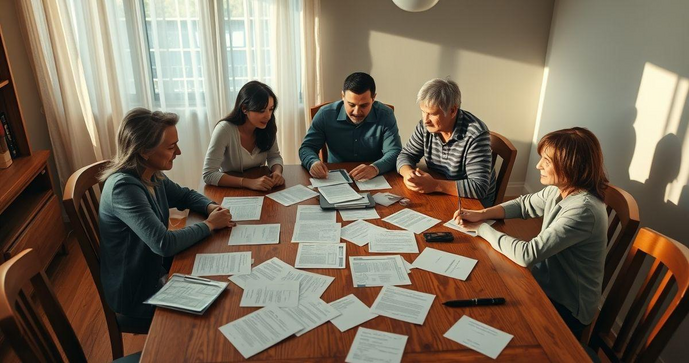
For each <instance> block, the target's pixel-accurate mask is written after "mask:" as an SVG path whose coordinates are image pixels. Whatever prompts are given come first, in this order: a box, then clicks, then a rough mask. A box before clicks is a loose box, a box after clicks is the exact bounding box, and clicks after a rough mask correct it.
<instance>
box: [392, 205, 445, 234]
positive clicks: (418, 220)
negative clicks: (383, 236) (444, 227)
mask: <svg viewBox="0 0 689 363" xmlns="http://www.w3.org/2000/svg"><path fill="white" fill-rule="evenodd" d="M383 220H384V221H385V222H388V223H390V224H393V225H395V226H397V227H400V228H403V229H406V230H409V231H412V232H414V233H416V234H419V233H421V232H423V231H425V230H427V229H429V228H431V227H433V226H434V225H436V224H437V223H438V222H440V219H435V218H433V217H429V216H427V215H425V214H421V213H419V212H417V211H415V210H412V209H408V208H405V209H402V210H401V211H399V212H397V213H395V214H392V215H389V216H387V217H385V218H383Z"/></svg>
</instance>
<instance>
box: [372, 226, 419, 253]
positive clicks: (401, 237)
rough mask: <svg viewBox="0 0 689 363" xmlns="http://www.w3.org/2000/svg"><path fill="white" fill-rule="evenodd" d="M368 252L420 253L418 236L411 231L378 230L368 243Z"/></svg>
mask: <svg viewBox="0 0 689 363" xmlns="http://www.w3.org/2000/svg"><path fill="white" fill-rule="evenodd" d="M368 252H371V253H380V252H397V253H419V247H418V245H417V244H416V236H414V233H413V232H411V231H391V230H384V231H378V232H376V233H375V234H374V235H373V239H372V240H371V243H370V244H369V245H368Z"/></svg>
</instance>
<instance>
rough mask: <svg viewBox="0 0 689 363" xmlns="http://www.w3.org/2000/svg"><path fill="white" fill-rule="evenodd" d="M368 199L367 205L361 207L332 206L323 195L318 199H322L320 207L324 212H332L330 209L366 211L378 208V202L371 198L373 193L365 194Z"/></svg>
mask: <svg viewBox="0 0 689 363" xmlns="http://www.w3.org/2000/svg"><path fill="white" fill-rule="evenodd" d="M365 194H366V198H368V203H367V204H360V205H338V204H332V203H330V202H328V201H327V200H326V199H325V198H324V197H323V196H322V195H321V196H319V197H318V199H320V206H321V209H323V210H330V209H335V210H340V209H365V208H374V207H375V206H376V201H375V200H374V199H373V196H371V193H365Z"/></svg>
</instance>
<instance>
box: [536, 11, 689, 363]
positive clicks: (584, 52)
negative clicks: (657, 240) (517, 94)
mask: <svg viewBox="0 0 689 363" xmlns="http://www.w3.org/2000/svg"><path fill="white" fill-rule="evenodd" d="M688 19H689V1H686V0H662V1H644V0H628V1H624V2H622V1H600V0H560V1H558V2H556V6H555V10H554V13H553V23H552V29H551V39H550V43H551V45H550V47H549V49H548V60H547V67H548V79H547V83H546V86H545V93H544V96H543V108H542V117H541V120H540V125H538V126H537V128H536V130H535V135H534V136H535V137H536V139H540V137H542V136H543V135H544V134H546V133H547V132H550V131H553V130H557V129H561V128H567V127H572V126H575V125H578V126H584V127H587V128H589V129H591V130H592V131H593V132H594V133H595V134H596V135H597V136H598V137H599V139H600V142H601V144H602V147H603V152H604V155H605V162H606V166H607V169H608V172H609V176H610V179H611V181H612V183H613V184H615V185H617V186H620V187H622V188H623V189H625V190H627V191H629V192H630V193H631V194H632V195H633V196H634V197H635V198H636V200H637V202H638V204H639V208H640V213H641V223H642V225H643V226H649V227H651V228H653V229H656V230H658V231H660V232H661V233H664V234H666V235H668V236H670V237H672V238H675V239H677V240H679V241H680V242H682V243H684V244H686V245H689V187H687V181H688V180H689V134H688V126H689V102H687V94H688V91H689V80H688V78H689V20H688ZM536 162H537V155H536V154H535V151H534V150H532V154H531V158H530V160H529V166H528V167H529V172H528V175H527V187H528V188H530V189H531V190H538V189H540V185H539V182H538V172H537V171H536V170H535V169H534V168H535V165H536ZM688 334H689V320H687V321H685V322H684V323H683V325H682V326H681V327H680V329H679V331H678V332H677V333H676V334H675V336H674V338H673V340H672V341H671V342H670V344H669V346H668V347H667V348H666V350H665V351H664V352H663V355H662V357H663V359H664V361H665V362H677V361H683V360H685V359H686V355H687V353H689V348H688V347H687V345H686V337H687V336H688Z"/></svg>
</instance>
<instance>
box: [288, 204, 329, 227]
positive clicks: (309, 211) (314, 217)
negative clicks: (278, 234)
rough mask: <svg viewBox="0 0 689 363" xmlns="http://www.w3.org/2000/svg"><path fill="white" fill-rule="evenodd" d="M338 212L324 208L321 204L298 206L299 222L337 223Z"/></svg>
mask: <svg viewBox="0 0 689 363" xmlns="http://www.w3.org/2000/svg"><path fill="white" fill-rule="evenodd" d="M336 219H337V213H336V212H335V211H334V210H323V209H321V206H319V205H300V206H297V223H300V222H330V223H335V220H336Z"/></svg>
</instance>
